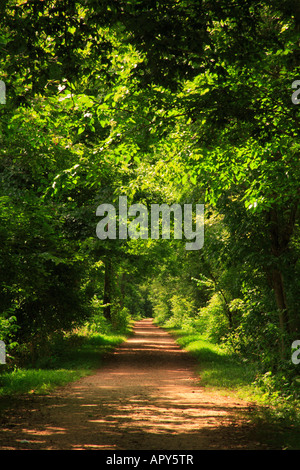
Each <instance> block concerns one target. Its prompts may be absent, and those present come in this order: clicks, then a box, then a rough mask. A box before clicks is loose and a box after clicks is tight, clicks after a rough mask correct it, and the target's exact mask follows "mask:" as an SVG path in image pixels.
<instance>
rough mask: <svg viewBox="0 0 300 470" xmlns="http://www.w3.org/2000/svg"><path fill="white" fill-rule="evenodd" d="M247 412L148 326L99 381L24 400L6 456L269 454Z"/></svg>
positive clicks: (12, 419) (13, 414)
mask: <svg viewBox="0 0 300 470" xmlns="http://www.w3.org/2000/svg"><path fill="white" fill-rule="evenodd" d="M14 406H15V405H14ZM247 411H248V404H247V403H245V402H242V401H240V400H238V399H234V398H232V397H224V396H220V395H218V394H217V393H212V392H210V391H209V390H207V389H205V388H203V387H201V386H199V378H198V377H197V375H196V373H195V364H194V362H193V359H191V357H190V356H189V354H188V353H186V352H184V351H182V350H181V349H180V348H179V347H178V346H177V345H176V343H175V342H174V340H173V339H172V337H171V336H170V335H169V334H167V333H166V332H165V331H163V330H162V329H159V328H157V327H155V326H154V325H153V324H152V321H151V320H149V319H146V320H142V321H140V322H137V323H136V325H135V335H134V336H133V337H132V338H131V339H129V340H128V341H127V342H126V343H124V344H123V345H122V346H121V347H120V348H118V349H117V350H116V351H115V353H114V354H112V356H111V357H110V359H109V360H108V361H107V363H106V365H105V366H104V367H103V368H101V369H99V370H98V371H97V373H95V374H94V375H92V376H89V377H85V378H84V379H81V380H79V381H77V382H75V383H72V384H70V385H68V386H66V387H63V388H59V389H57V390H56V391H55V392H54V393H52V394H51V395H48V396H36V397H30V398H22V399H20V400H19V401H18V404H17V408H14V410H11V411H9V412H8V411H7V413H8V415H7V416H6V417H5V420H4V421H3V423H2V426H1V430H0V450H6V449H7V450H10V449H13V450H14V449H18V450H20V449H33V450H34V449H37V450H76V449H87V450H90V449H96V450H201V449H207V450H212V449H218V450H220V449H237V450H239V449H265V448H266V447H265V446H264V444H262V443H259V442H257V441H256V439H255V437H254V435H255V434H254V433H253V428H252V426H251V425H250V423H249V422H248V421H247Z"/></svg>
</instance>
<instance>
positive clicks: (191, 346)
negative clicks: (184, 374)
mask: <svg viewBox="0 0 300 470" xmlns="http://www.w3.org/2000/svg"><path fill="white" fill-rule="evenodd" d="M164 328H165V327H164ZM165 329H167V330H168V331H169V333H171V334H172V335H173V337H174V338H175V340H176V341H177V343H178V344H179V345H180V346H181V347H182V348H184V349H185V350H186V351H189V352H190V353H191V354H192V355H193V356H194V357H195V358H196V360H197V363H198V372H199V378H200V381H201V385H202V386H206V387H209V388H211V389H215V390H218V392H219V393H221V394H226V395H229V394H234V395H235V396H238V397H239V398H241V399H244V400H245V401H248V402H250V403H252V404H253V405H254V407H252V408H251V410H252V411H251V420H252V422H253V423H255V424H256V425H257V426H256V429H257V433H258V436H259V434H260V435H261V436H262V438H263V439H264V440H265V441H267V442H268V443H269V444H270V445H272V446H275V448H277V449H279V448H280V449H287V450H300V416H299V415H300V413H299V404H298V402H297V403H296V402H295V401H291V402H289V400H285V399H284V398H283V399H278V397H276V393H275V394H273V395H272V394H268V393H264V391H263V390H260V389H259V387H258V386H257V385H255V379H256V377H257V367H256V366H255V364H250V363H249V362H243V361H241V360H240V359H239V358H237V357H236V356H235V355H234V354H232V353H229V352H228V351H227V350H226V349H225V348H223V347H220V346H218V345H216V344H214V343H212V342H210V341H208V340H206V339H205V338H203V337H202V336H201V335H200V334H198V333H196V332H191V331H184V330H179V329H169V328H165ZM274 397H275V398H274Z"/></svg>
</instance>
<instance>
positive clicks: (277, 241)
mask: <svg viewBox="0 0 300 470" xmlns="http://www.w3.org/2000/svg"><path fill="white" fill-rule="evenodd" d="M296 212H297V205H295V206H294V207H292V208H291V209H290V211H289V217H288V218H287V220H284V218H282V220H281V217H280V216H279V214H278V210H277V209H276V208H272V209H271V210H270V212H269V214H268V222H269V223H270V225H269V227H270V239H271V252H272V255H273V256H274V257H275V259H276V263H274V264H275V265H274V267H273V269H272V270H271V282H272V288H273V291H274V296H275V301H276V306H277V309H278V316H279V326H280V329H281V332H282V340H281V357H282V358H284V356H285V345H284V335H285V334H286V333H288V334H289V333H290V326H289V313H288V312H289V309H288V305H287V300H286V294H285V287H284V279H283V274H282V269H281V268H280V263H281V261H280V257H281V256H282V255H283V254H284V252H285V251H286V250H287V249H288V245H289V241H290V238H291V236H292V234H293V230H294V226H295V218H296Z"/></svg>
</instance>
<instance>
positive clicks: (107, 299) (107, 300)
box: [103, 256, 112, 322]
mask: <svg viewBox="0 0 300 470" xmlns="http://www.w3.org/2000/svg"><path fill="white" fill-rule="evenodd" d="M111 270H112V264H111V259H110V258H109V256H108V257H107V258H106V259H105V273H104V295H103V302H104V305H105V306H104V309H103V313H104V316H105V318H106V319H107V320H108V321H110V322H111V321H112V316H111V301H112V298H111V297H112V277H111V276H112V273H111Z"/></svg>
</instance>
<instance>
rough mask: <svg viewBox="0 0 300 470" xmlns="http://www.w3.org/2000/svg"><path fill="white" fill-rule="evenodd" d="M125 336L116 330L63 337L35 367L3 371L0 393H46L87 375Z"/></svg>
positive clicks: (8, 394)
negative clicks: (106, 332)
mask: <svg viewBox="0 0 300 470" xmlns="http://www.w3.org/2000/svg"><path fill="white" fill-rule="evenodd" d="M125 339H126V336H125V335H122V334H116V333H109V334H93V335H91V336H85V335H75V336H73V337H72V338H64V339H61V340H60V341H59V342H58V343H56V344H54V345H53V346H52V350H51V351H50V352H49V355H47V356H45V357H43V358H40V359H39V361H38V362H37V364H36V365H35V367H30V366H26V367H21V368H15V369H13V370H7V371H2V373H0V397H7V396H13V395H17V394H32V393H35V394H45V393H49V392H50V391H51V390H53V389H54V388H55V387H58V386H62V385H65V384H67V383H69V382H73V381H75V380H78V379H80V378H81V377H84V376H87V375H89V374H91V373H92V372H93V371H94V370H96V369H97V368H99V367H100V366H101V364H102V363H103V358H104V356H105V354H107V353H108V352H110V351H111V350H113V349H114V348H115V347H117V346H118V345H119V344H121V343H122V342H123V341H124V340H125ZM0 367H3V366H0ZM0 372H1V369H0Z"/></svg>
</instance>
